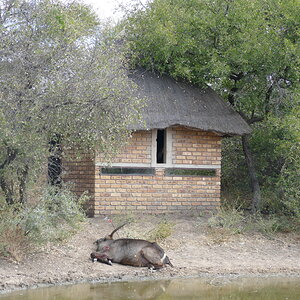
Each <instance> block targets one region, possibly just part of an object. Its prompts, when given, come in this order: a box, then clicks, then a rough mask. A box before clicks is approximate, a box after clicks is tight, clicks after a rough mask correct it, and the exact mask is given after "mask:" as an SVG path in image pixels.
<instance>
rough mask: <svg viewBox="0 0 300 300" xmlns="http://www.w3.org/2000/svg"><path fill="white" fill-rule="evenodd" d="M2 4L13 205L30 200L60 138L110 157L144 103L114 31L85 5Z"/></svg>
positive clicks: (6, 173) (0, 119) (2, 108)
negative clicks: (31, 187) (54, 142)
mask: <svg viewBox="0 0 300 300" xmlns="http://www.w3.org/2000/svg"><path fill="white" fill-rule="evenodd" d="M0 7H1V19H0V28H1V30H0V39H1V43H0V52H1V60H0V70H1V71H0V188H1V189H2V191H3V192H4V194H5V195H6V199H7V202H8V203H12V202H16V201H19V202H24V201H25V200H26V195H24V194H25V191H26V188H27V186H28V184H30V183H31V182H32V181H34V180H35V179H36V177H35V176H36V175H39V174H40V173H41V172H44V170H42V168H43V166H44V163H45V161H46V157H47V156H48V155H49V141H50V140H51V139H52V138H53V136H60V137H61V138H62V141H61V142H62V143H63V144H64V146H65V147H66V148H67V147H72V148H73V149H78V148H79V147H78V145H80V150H79V151H85V150H87V151H95V150H99V151H102V152H103V153H105V154H106V156H107V157H108V159H109V158H111V157H112V156H114V154H115V153H116V152H117V149H119V148H120V145H122V144H124V143H125V142H126V140H127V139H128V136H129V132H128V125H129V124H130V123H132V122H134V121H135V120H137V119H138V118H139V108H140V104H141V103H140V100H139V99H137V98H136V96H135V95H134V91H135V85H134V84H133V83H132V82H131V81H130V79H129V78H128V76H127V72H126V59H125V57H124V55H122V52H121V51H120V47H116V44H115V43H114V42H113V41H112V39H111V35H112V31H111V30H109V28H107V27H106V26H104V25H102V24H100V23H99V21H98V19H97V18H96V15H95V13H94V12H93V11H91V10H90V9H89V8H88V7H87V6H86V5H84V4H81V3H79V2H76V1H70V2H69V1H65V2H63V1H59V0H54V1H52V0H37V1H36V0H22V1H8V0H0ZM108 37H109V38H108Z"/></svg>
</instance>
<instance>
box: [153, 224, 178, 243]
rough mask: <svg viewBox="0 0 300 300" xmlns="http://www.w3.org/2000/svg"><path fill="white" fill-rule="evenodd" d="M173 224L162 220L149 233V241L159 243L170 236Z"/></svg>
mask: <svg viewBox="0 0 300 300" xmlns="http://www.w3.org/2000/svg"><path fill="white" fill-rule="evenodd" d="M173 226H174V224H173V223H171V222H169V221H167V220H164V221H161V222H160V223H158V225H157V226H156V227H155V228H154V229H152V230H151V231H150V232H149V239H150V240H151V241H155V242H161V241H163V240H165V239H166V238H168V237H169V236H171V234H172V229H173Z"/></svg>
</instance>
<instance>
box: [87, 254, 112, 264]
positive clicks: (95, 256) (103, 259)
mask: <svg viewBox="0 0 300 300" xmlns="http://www.w3.org/2000/svg"><path fill="white" fill-rule="evenodd" d="M91 259H92V261H93V262H95V261H99V262H102V263H104V264H107V265H110V266H112V263H111V260H110V258H109V257H108V255H107V254H105V253H98V252H93V253H91Z"/></svg>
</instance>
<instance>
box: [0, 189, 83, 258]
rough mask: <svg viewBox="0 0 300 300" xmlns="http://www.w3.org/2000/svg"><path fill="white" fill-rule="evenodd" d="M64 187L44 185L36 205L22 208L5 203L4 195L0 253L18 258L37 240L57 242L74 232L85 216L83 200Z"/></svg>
mask: <svg viewBox="0 0 300 300" xmlns="http://www.w3.org/2000/svg"><path fill="white" fill-rule="evenodd" d="M86 200H87V198H86V196H85V195H83V196H82V197H80V198H78V197H76V196H75V195H74V194H73V193H71V192H70V191H68V190H67V189H58V188H55V187H52V186H50V187H47V188H46V189H45V191H44V194H43V195H42V196H41V199H39V200H38V201H37V203H36V204H35V205H31V206H27V207H26V208H24V207H23V206H22V205H21V204H19V203H16V204H13V205H8V204H7V203H5V201H4V199H3V201H2V202H1V209H0V237H1V239H0V255H4V256H6V257H8V258H11V259H14V260H21V259H22V257H23V255H24V254H26V251H27V250H29V248H32V246H34V245H37V244H44V243H46V242H57V241H61V240H64V239H66V238H68V237H69V236H70V235H71V234H73V233H74V232H75V231H76V230H77V229H79V226H80V224H81V222H83V221H84V220H85V214H84V212H83V208H82V204H83V203H84V202H85V201H86Z"/></svg>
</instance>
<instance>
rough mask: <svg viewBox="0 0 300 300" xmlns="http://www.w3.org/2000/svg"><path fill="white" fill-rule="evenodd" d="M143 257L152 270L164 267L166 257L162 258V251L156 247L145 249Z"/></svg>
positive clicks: (142, 251) (142, 253)
mask: <svg viewBox="0 0 300 300" xmlns="http://www.w3.org/2000/svg"><path fill="white" fill-rule="evenodd" d="M141 255H142V257H143V258H144V259H145V260H146V261H147V263H146V266H147V267H149V268H150V269H159V268H162V267H163V266H164V263H163V261H164V257H161V253H160V251H159V250H158V249H157V248H155V247H151V246H149V247H145V248H143V249H142V250H141Z"/></svg>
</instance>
